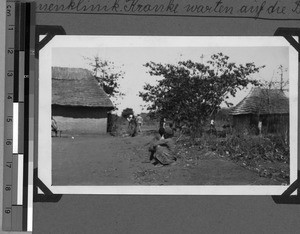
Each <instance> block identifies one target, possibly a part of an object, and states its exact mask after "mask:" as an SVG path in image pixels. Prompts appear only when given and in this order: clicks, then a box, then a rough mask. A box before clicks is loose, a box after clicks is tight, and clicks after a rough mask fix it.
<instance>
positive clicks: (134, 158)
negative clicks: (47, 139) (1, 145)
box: [52, 135, 280, 185]
mask: <svg viewBox="0 0 300 234" xmlns="http://www.w3.org/2000/svg"><path fill="white" fill-rule="evenodd" d="M151 139H152V136H147V135H138V136H136V137H112V136H110V135H103V136H75V138H74V139H72V138H71V137H62V138H56V137H55V138H52V181H53V184H54V185H275V184H280V183H279V182H277V181H275V180H271V179H268V178H263V177H260V176H259V175H258V174H257V173H255V172H252V171H249V170H247V169H245V168H243V167H241V166H238V165H236V164H234V163H233V162H231V161H228V160H225V159H222V158H220V157H219V156H218V155H215V154H214V153H212V152H210V153H206V154H203V155H201V153H200V152H199V155H197V157H193V158H197V159H196V160H195V159H191V157H188V155H184V153H183V152H180V155H179V157H178V163H177V165H174V166H166V167H161V168H156V167H154V166H153V165H152V164H150V163H143V161H144V160H145V159H146V157H147V155H148V152H147V146H146V144H147V143H148V142H149V141H150V140H151Z"/></svg>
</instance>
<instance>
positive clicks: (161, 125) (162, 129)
mask: <svg viewBox="0 0 300 234" xmlns="http://www.w3.org/2000/svg"><path fill="white" fill-rule="evenodd" d="M166 121H167V120H166V118H163V119H161V121H160V123H159V129H158V133H159V134H160V136H161V137H164V134H165V126H166Z"/></svg>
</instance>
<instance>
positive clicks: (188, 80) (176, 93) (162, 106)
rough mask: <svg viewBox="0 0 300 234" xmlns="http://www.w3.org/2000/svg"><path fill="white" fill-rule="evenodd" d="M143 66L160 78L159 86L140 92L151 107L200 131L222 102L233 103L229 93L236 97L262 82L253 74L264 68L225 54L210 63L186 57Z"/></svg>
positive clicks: (148, 87)
mask: <svg viewBox="0 0 300 234" xmlns="http://www.w3.org/2000/svg"><path fill="white" fill-rule="evenodd" d="M144 66H145V67H147V68H149V74H150V75H151V76H158V77H161V79H159V80H158V81H157V82H158V83H157V84H156V85H150V84H145V85H144V91H143V92H140V93H139V96H140V97H142V99H143V100H144V101H145V102H148V103H149V106H148V110H150V111H151V112H155V113H156V115H158V116H160V117H164V118H168V119H172V120H174V121H175V123H177V124H178V123H180V124H185V125H187V126H188V127H190V128H191V129H192V130H201V127H202V126H203V123H204V122H205V121H206V120H207V118H209V117H210V116H211V115H212V114H213V113H215V112H216V111H217V110H218V109H219V108H220V104H221V103H222V102H223V101H224V102H226V104H227V105H228V106H230V105H232V104H231V103H229V102H228V98H229V96H230V95H232V96H235V95H236V93H237V91H238V90H241V89H243V88H245V87H246V86H247V85H248V84H253V85H259V82H258V81H257V80H255V79H253V78H251V75H252V74H254V73H257V72H259V70H260V69H261V68H263V67H264V66H262V67H257V66H256V65H255V64H254V63H247V64H245V65H241V64H240V65H237V64H235V63H231V62H229V57H228V56H226V55H224V54H222V53H218V54H214V55H212V56H211V59H210V60H209V61H208V62H207V65H204V64H202V63H199V62H194V61H191V60H187V61H180V62H178V64H161V63H155V62H148V63H146V64H145V65H144Z"/></svg>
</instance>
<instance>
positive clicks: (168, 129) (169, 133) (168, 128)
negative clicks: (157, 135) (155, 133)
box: [163, 123, 174, 139]
mask: <svg viewBox="0 0 300 234" xmlns="http://www.w3.org/2000/svg"><path fill="white" fill-rule="evenodd" d="M164 129H165V131H164V134H163V137H164V138H165V139H167V138H171V137H173V136H174V130H173V123H166V124H165V127H164Z"/></svg>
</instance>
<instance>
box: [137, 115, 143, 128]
mask: <svg viewBox="0 0 300 234" xmlns="http://www.w3.org/2000/svg"><path fill="white" fill-rule="evenodd" d="M136 123H137V131H138V132H142V125H143V118H142V116H141V115H137V117H136Z"/></svg>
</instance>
